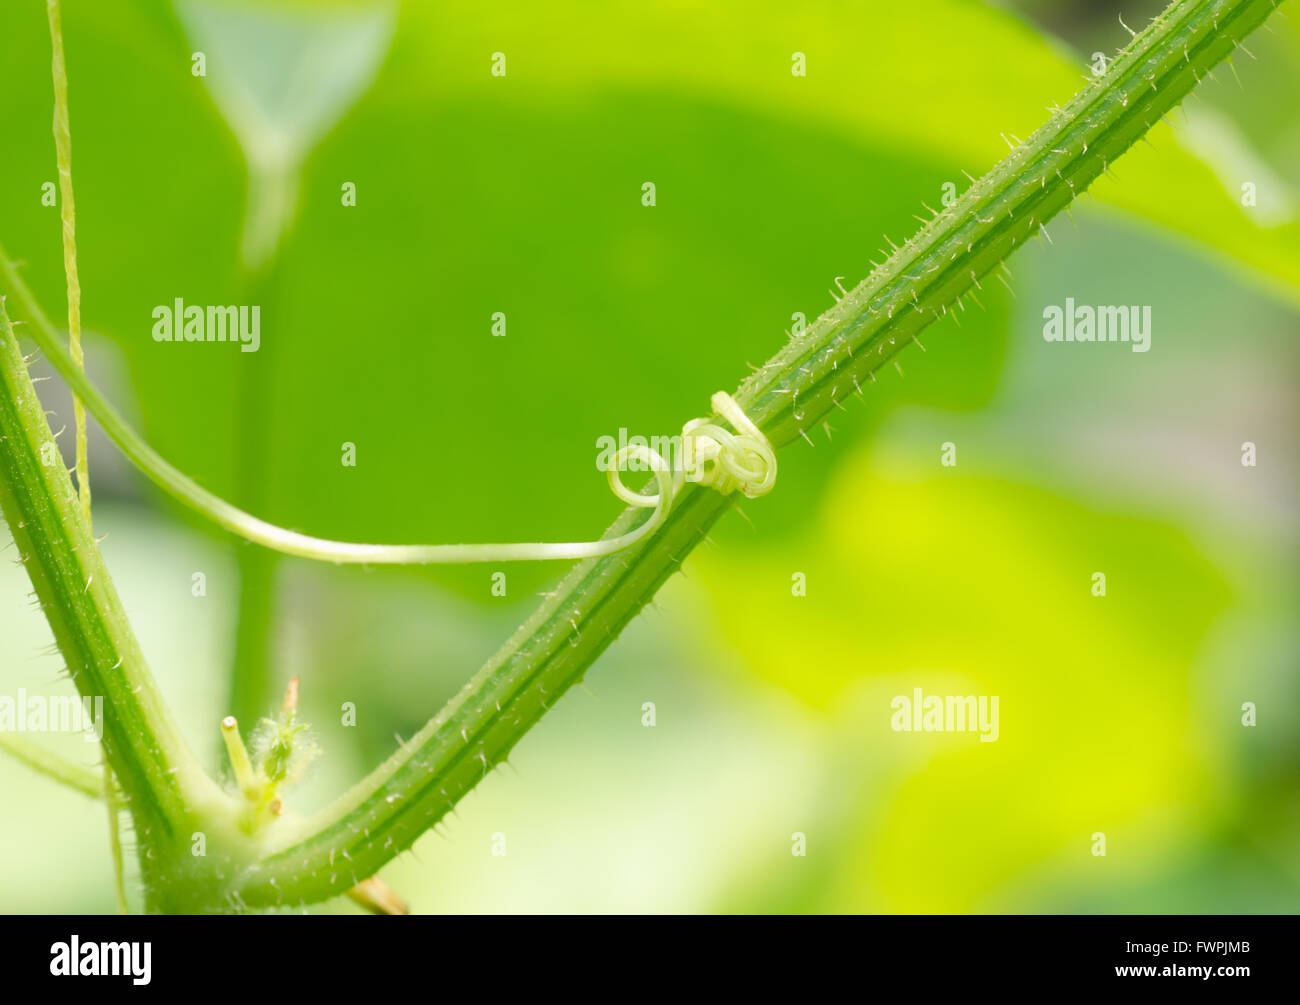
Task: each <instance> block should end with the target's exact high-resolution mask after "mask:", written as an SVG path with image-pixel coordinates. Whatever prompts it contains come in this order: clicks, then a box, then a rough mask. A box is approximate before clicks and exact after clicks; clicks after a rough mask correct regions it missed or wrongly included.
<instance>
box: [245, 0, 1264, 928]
mask: <svg viewBox="0 0 1300 1005" xmlns="http://www.w3.org/2000/svg"><path fill="white" fill-rule="evenodd" d="M1274 6H1275V3H1274V2H1272V0H1217V2H1216V0H1182V2H1175V3H1174V4H1172V5H1171V6H1170V7H1169V8H1168V9H1167V10H1166V11H1165V12H1164V13H1163V14H1162V15H1161V16H1160V17H1158V18H1157V19H1156V20H1155V21H1154V22H1153V23H1152V24H1151V25H1150V26H1149V27H1148V28H1147V29H1146V30H1145V31H1143V32H1142V33H1141V34H1139V35H1137V36H1136V37H1135V38H1134V40H1133V42H1132V43H1131V44H1130V45H1129V46H1128V47H1127V48H1126V49H1125V50H1124V52H1123V53H1122V54H1121V55H1120V56H1119V57H1118V58H1117V59H1116V60H1115V61H1114V62H1113V63H1112V65H1111V67H1110V68H1109V69H1108V71H1107V72H1106V74H1105V75H1104V76H1103V77H1101V78H1099V79H1097V80H1095V81H1092V82H1090V83H1089V86H1087V87H1086V88H1085V89H1084V90H1083V91H1081V92H1080V93H1079V94H1077V95H1076V96H1075V97H1074V98H1073V99H1072V100H1071V101H1070V102H1069V104H1068V105H1067V106H1066V107H1065V108H1063V109H1060V110H1058V111H1057V112H1056V113H1055V114H1054V115H1053V116H1052V118H1051V119H1050V121H1048V122H1047V124H1046V125H1044V126H1043V127H1042V128H1041V129H1039V130H1038V131H1037V132H1036V133H1034V135H1033V136H1032V137H1030V139H1029V140H1028V141H1027V142H1024V143H1022V144H1021V145H1020V146H1019V147H1017V148H1016V149H1015V150H1013V152H1012V153H1011V155H1010V156H1009V157H1007V158H1006V159H1005V160H1004V161H1002V162H1001V163H1000V164H999V165H997V167H995V168H994V169H993V170H992V171H991V172H989V174H987V175H986V176H984V177H983V178H982V179H980V180H979V181H978V182H976V183H975V184H973V185H972V186H971V188H969V189H968V190H967V191H966V192H965V193H964V194H963V195H962V196H961V198H959V199H958V200H957V202H956V204H955V205H953V206H952V207H950V208H948V209H946V210H944V211H943V212H942V213H937V214H935V216H934V219H932V220H931V221H930V223H929V224H927V225H926V226H925V227H924V228H923V229H922V230H921V231H920V233H918V234H917V235H916V236H915V237H914V238H912V240H910V241H908V242H907V244H905V245H904V246H903V247H901V248H898V249H895V250H894V251H893V253H892V254H891V255H890V256H889V257H888V258H887V259H886V260H885V261H884V262H883V263H882V264H880V265H879V266H878V267H877V268H876V269H875V271H874V272H873V273H872V274H871V275H870V276H869V277H868V278H867V279H866V280H864V281H863V282H861V283H859V284H858V285H857V286H856V287H855V288H854V289H853V290H852V291H850V292H849V293H848V294H847V295H846V296H845V297H844V298H843V299H842V300H840V301H839V302H838V303H837V304H836V305H835V307H834V308H832V309H831V310H829V311H828V312H826V314H824V315H823V316H822V317H821V318H819V319H818V320H817V322H816V323H814V324H813V325H811V326H810V327H809V329H808V331H807V332H806V333H805V334H804V335H802V336H800V337H798V338H796V339H793V340H792V341H791V342H790V343H789V344H788V345H786V347H785V348H784V349H783V350H782V351H781V352H779V353H778V354H777V355H776V356H774V357H773V358H772V359H771V360H770V361H769V362H768V363H767V364H766V365H764V366H763V367H762V368H761V369H759V370H758V371H757V372H756V373H754V374H753V375H752V376H751V377H750V378H749V379H748V380H746V381H745V383H744V384H743V385H742V386H741V388H740V390H739V391H738V392H737V394H736V396H735V397H736V400H737V401H738V402H739V404H740V405H741V407H742V408H743V409H744V410H745V412H746V413H747V414H748V415H749V417H750V418H751V419H753V420H754V421H755V422H756V423H757V425H758V426H759V428H760V429H761V430H762V431H763V432H764V433H765V434H766V435H767V436H768V438H769V439H770V440H771V441H772V442H773V443H775V444H777V445H782V444H786V443H789V442H790V441H792V440H794V439H795V438H797V437H799V436H800V435H806V434H807V431H808V430H810V429H813V428H815V427H816V426H817V425H818V424H819V423H821V422H822V421H823V420H824V419H825V417H826V415H827V414H828V413H829V412H830V410H831V409H832V408H835V407H837V406H839V405H840V403H841V402H842V400H843V399H844V398H845V397H847V396H848V395H849V394H854V393H858V392H859V391H860V390H861V385H862V383H863V382H865V381H870V380H871V379H873V374H874V372H875V371H876V370H877V369H879V368H880V367H881V366H883V365H885V364H887V363H889V362H890V361H892V360H893V359H895V358H896V357H897V356H898V354H899V353H900V352H901V351H902V350H903V349H904V348H905V347H906V346H908V345H910V344H911V343H912V342H914V341H915V340H916V336H917V335H918V334H919V333H920V332H921V331H922V330H923V329H924V328H925V327H926V326H927V325H929V324H932V323H933V322H934V321H935V320H937V319H939V318H940V317H943V316H944V315H945V314H946V313H947V311H948V310H949V308H950V307H952V306H953V305H955V304H956V303H957V302H958V301H959V298H961V297H962V296H963V295H966V294H967V293H970V292H972V289H973V288H976V289H977V288H978V287H979V286H980V278H981V277H983V276H987V275H988V274H989V273H990V272H991V271H992V270H993V269H994V268H996V267H998V266H999V265H1000V264H1001V263H1002V262H1003V260H1004V259H1005V258H1006V257H1007V256H1008V255H1009V254H1011V252H1012V251H1014V250H1015V249H1016V248H1017V247H1018V246H1019V245H1021V244H1022V243H1024V241H1025V240H1027V239H1028V238H1029V237H1030V236H1032V235H1034V234H1036V233H1038V232H1039V231H1040V230H1041V228H1042V226H1043V225H1044V224H1045V223H1047V222H1048V221H1049V220H1050V219H1052V217H1053V216H1055V215H1056V213H1058V212H1059V211H1060V210H1061V209H1063V208H1064V207H1065V206H1066V205H1068V204H1069V203H1070V201H1071V200H1072V199H1074V198H1075V197H1076V196H1078V195H1079V194H1081V193H1082V192H1083V191H1084V190H1085V189H1086V188H1087V187H1088V185H1089V184H1090V183H1091V182H1092V181H1093V180H1094V179H1095V178H1096V177H1097V176H1098V175H1100V174H1102V173H1103V172H1104V171H1106V170H1107V169H1108V167H1109V165H1110V163H1111V162H1113V161H1114V160H1116V159H1117V158H1118V157H1119V156H1120V155H1121V154H1122V153H1123V152H1124V151H1125V150H1127V149H1128V148H1129V147H1130V146H1131V145H1132V144H1133V143H1134V142H1135V141H1136V140H1138V139H1139V138H1141V137H1142V136H1143V135H1144V134H1145V133H1146V132H1147V130H1148V129H1149V128H1150V127H1151V125H1152V124H1153V123H1154V122H1156V121H1158V120H1159V118H1160V117H1161V116H1162V115H1163V114H1164V113H1165V112H1166V111H1168V110H1169V109H1171V108H1173V107H1175V106H1176V105H1177V104H1178V103H1179V102H1180V101H1181V100H1182V99H1183V98H1184V97H1185V96H1186V95H1187V94H1188V93H1189V92H1190V91H1191V90H1192V88H1193V87H1194V86H1195V85H1196V83H1198V81H1199V80H1200V78H1201V77H1202V76H1204V75H1205V74H1206V73H1208V72H1209V71H1210V69H1211V68H1213V67H1214V66H1215V65H1217V64H1218V63H1219V62H1221V61H1222V60H1223V59H1225V58H1227V57H1229V56H1230V55H1231V54H1232V52H1233V51H1234V50H1235V49H1236V48H1237V46H1238V44H1239V43H1240V41H1241V40H1242V39H1243V38H1244V37H1245V36H1246V35H1247V34H1248V33H1249V32H1250V31H1252V30H1254V29H1255V28H1256V27H1258V26H1259V24H1261V23H1262V22H1263V20H1264V19H1265V18H1266V17H1267V15H1268V14H1269V12H1270V11H1272V9H1273V8H1274ZM728 506H729V500H728V498H727V497H724V496H721V495H719V494H717V493H716V492H711V491H707V490H699V489H691V488H688V489H687V490H686V492H685V493H684V494H683V495H682V497H681V498H680V499H679V501H678V503H677V504H676V505H675V506H674V508H673V510H672V512H671V513H669V515H668V517H667V519H666V520H665V521H664V522H663V524H662V525H661V526H660V527H659V528H658V529H657V530H656V531H655V532H654V533H653V534H652V535H651V536H650V537H648V538H647V539H645V540H643V541H641V542H639V543H638V544H636V545H634V546H633V547H632V548H630V549H628V550H627V551H624V552H622V553H620V554H617V555H612V556H608V557H605V558H599V559H594V560H588V561H586V562H583V563H581V564H579V565H578V566H577V567H576V568H575V569H574V570H573V571H572V572H571V573H570V574H569V576H568V577H567V578H566V579H565V580H564V581H563V583H562V584H561V585H560V587H559V588H558V589H557V590H556V591H555V592H554V594H553V595H552V596H551V597H550V598H549V599H548V600H547V601H546V602H545V603H544V604H543V605H542V607H541V609H540V610H538V611H537V613H536V614H534V615H533V617H532V618H531V619H530V620H529V621H528V622H527V623H526V624H525V625H524V626H523V627H521V628H520V629H519V631H518V632H516V633H515V635H514V636H513V637H512V638H511V639H510V640H509V641H508V642H507V643H506V645H505V646H504V647H503V648H502V649H501V650H500V652H498V653H497V655H496V656H494V657H493V658H492V660H491V661H490V662H489V663H488V664H487V665H486V666H485V667H483V669H481V670H480V671H479V672H478V673H477V674H475V675H474V677H473V678H472V679H471V680H470V681H469V683H468V684H466V686H465V687H464V688H463V689H462V690H461V692H460V693H459V694H457V695H456V696H455V697H454V698H453V699H452V700H451V701H450V702H449V703H448V705H447V706H446V707H445V708H444V709H443V710H442V711H441V712H440V713H439V714H438V715H437V716H436V717H435V718H434V719H433V720H432V721H431V722H430V723H429V724H428V725H427V726H425V727H424V729H422V730H421V731H420V732H419V733H418V734H417V735H416V736H414V737H412V738H411V739H410V740H409V741H408V742H407V743H406V744H405V745H404V747H403V749H402V750H401V751H399V752H398V753H396V754H394V755H393V756H392V757H391V758H389V759H388V760H387V761H386V762H385V763H384V764H383V765H381V766H380V767H379V768H377V769H376V770H375V771H374V772H372V773H371V774H370V775H369V776H368V777H367V778H366V779H364V780H363V781H362V782H360V783H359V784H358V785H357V786H355V787H354V788H353V789H352V790H351V791H350V792H348V793H346V794H345V795H344V796H343V797H342V798H341V799H340V800H339V801H338V802H337V803H335V804H334V805H333V806H330V807H328V808H327V809H325V810H324V811H323V812H321V813H320V814H318V815H317V816H316V817H315V818H313V819H310V820H308V821H305V822H304V824H303V825H302V828H301V829H302V831H304V832H305V833H304V835H303V836H302V837H300V838H299V839H298V840H295V841H293V842H292V843H291V844H289V845H288V846H287V847H284V848H283V849H281V850H279V851H278V852H275V853H274V854H271V855H269V856H268V857H266V858H265V859H263V860H262V861H260V862H258V863H256V864H254V865H252V866H250V868H249V869H248V871H247V873H246V875H245V876H244V877H242V879H241V881H240V883H239V896H240V897H241V899H242V900H243V902H244V903H246V904H249V905H264V904H281V903H297V902H300V901H306V900H315V899H320V898H322V897H326V896H329V895H331V894H333V893H337V892H341V891H342V890H343V889H345V888H347V887H349V886H351V885H353V884H355V883H356V882H357V881H358V880H359V879H361V878H364V877H365V876H367V875H370V874H371V873H373V872H374V871H375V870H376V869H378V868H379V867H380V866H382V865H383V864H384V863H385V862H387V861H388V860H390V859H391V858H393V857H394V856H395V855H396V854H398V853H399V852H400V851H402V850H403V849H405V848H407V847H409V846H410V845H411V844H412V842H414V840H415V839H416V838H417V837H419V836H420V835H421V834H422V833H424V831H426V830H427V829H429V828H430V827H431V826H433V825H434V824H435V823H436V822H437V821H438V820H439V819H441V817H442V816H443V815H444V814H445V813H446V812H447V811H448V810H450V809H451V808H452V807H453V806H454V805H455V804H456V802H457V800H458V799H460V797H461V796H463V795H464V794H465V793H466V792H467V791H469V790H470V789H471V788H473V786H474V785H476V784H477V783H478V782H479V781H480V780H481V779H482V778H483V777H484V776H485V775H486V774H487V773H488V771H489V770H491V768H492V767H493V766H495V765H497V764H499V763H500V762H501V761H502V760H503V759H504V758H505V757H506V755H507V754H508V753H509V751H510V750H511V748H512V747H513V746H514V745H515V744H516V743H517V742H518V741H519V739H520V738H521V737H522V736H523V735H524V734H525V733H526V732H527V731H528V729H529V728H530V727H531V726H532V725H533V723H534V722H536V721H537V720H538V719H539V718H540V717H541V715H542V714H543V713H545V711H546V710H547V709H549V708H550V707H551V705H553V704H554V703H555V701H557V700H558V699H559V697H560V696H561V695H562V694H563V693H564V692H565V691H566V690H567V689H568V688H569V687H571V686H572V685H573V684H574V683H575V682H577V681H579V680H581V679H582V676H583V674H584V673H585V672H586V670H587V668H588V667H589V666H590V665H591V663H592V662H593V661H594V660H595V659H596V657H597V656H599V655H600V653H601V652H602V651H603V650H604V649H605V647H606V646H607V645H609V644H610V642H611V641H613V639H614V638H615V637H616V636H617V635H618V633H619V632H620V631H621V630H622V628H623V627H624V626H625V625H626V624H627V623H628V621H629V620H630V619H631V618H632V617H633V616H634V615H635V614H636V613H637V612H638V611H639V610H640V609H641V607H642V605H643V604H645V603H646V601H647V600H649V599H650V597H652V596H653V595H654V593H655V591H656V590H657V589H658V588H659V586H660V584H662V583H663V581H664V580H665V579H666V578H667V577H668V576H669V575H670V574H671V573H672V572H673V571H674V570H675V569H676V568H677V567H678V566H679V565H680V564H681V562H682V560H683V559H684V558H685V556H686V555H687V554H688V553H689V552H690V550H691V549H692V548H693V547H694V546H695V545H696V544H698V543H699V541H700V540H701V539H702V537H703V536H704V535H705V534H706V533H707V531H708V529H709V527H710V526H711V525H712V524H713V523H714V522H715V521H716V520H717V519H718V518H719V517H720V516H721V515H722V513H723V512H724V511H725V510H726V509H727V507H728ZM632 519H633V516H632V514H631V513H626V514H624V515H623V517H621V518H620V520H619V521H618V522H617V523H616V524H615V525H614V526H613V527H612V528H611V529H610V531H609V534H608V535H607V536H613V535H617V534H619V533H622V532H623V531H624V530H625V529H626V528H627V526H628V525H629V521H631V520H632Z"/></svg>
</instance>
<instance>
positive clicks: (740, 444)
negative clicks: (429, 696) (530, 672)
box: [0, 249, 776, 565]
mask: <svg viewBox="0 0 1300 1005" xmlns="http://www.w3.org/2000/svg"><path fill="white" fill-rule="evenodd" d="M0 276H2V277H3V280H4V284H5V286H6V288H7V289H8V290H9V292H10V293H11V295H12V296H13V297H14V299H15V300H17V301H18V304H19V307H20V309H21V310H22V312H23V313H24V314H25V315H26V316H27V317H28V318H29V319H30V321H31V322H32V324H31V327H30V328H29V329H28V333H29V334H30V335H31V337H32V339H33V341H35V342H36V344H37V346H39V347H40V349H41V351H42V352H44V353H45V355H46V357H47V358H48V359H49V361H50V363H51V364H52V365H53V366H54V368H55V370H57V371H58V372H59V375H60V376H62V377H63V379H64V380H65V381H66V382H67V384H68V386H69V387H70V388H71V389H72V392H73V393H74V394H76V395H77V396H78V397H80V398H81V400H82V401H84V402H85V403H86V408H87V409H88V410H89V411H90V414H91V415H93V416H94V417H95V418H96V420H98V422H99V424H100V426H102V427H103V429H104V432H106V433H107V434H108V436H109V438H110V439H111V440H112V441H113V442H114V443H116V444H117V446H118V447H119V448H120V449H121V451H122V453H123V454H125V455H126V456H127V458H128V459H129V460H130V461H131V462H132V463H133V464H134V465H135V466H136V467H138V468H139V469H140V470H141V471H142V472H143V473H144V474H145V475H146V476H147V477H148V478H149V479H150V480H151V481H153V482H154V483H155V484H156V485H158V487H159V488H161V489H162V490H163V491H164V492H166V493H167V494H168V495H170V496H172V497H173V498H175V499H176V500H178V501H179V502H181V503H183V504H185V505H186V506H188V507H190V508H191V509H193V510H195V511H197V512H199V513H201V514H203V515H204V516H206V517H207V518H208V519H210V520H212V521H213V522H214V523H216V524H218V525H219V526H221V527H224V528H225V529H226V530H228V531H230V532H231V533H233V534H237V535H239V536H240V537H243V538H247V539H248V540H249V541H253V542H255V543H257V544H260V545H262V546H264V547H266V548H270V549H272V550H274V551H280V552H284V553H285V554H287V555H297V556H299V557H301V558H310V559H317V560H320V561H327V562H336V563H340V564H345V563H346V564H368V565H456V564H461V565H463V564H470V563H476V562H542V561H548V560H551V559H566V560H570V561H573V560H579V559H584V558H599V557H601V556H603V555H612V554H614V553H615V552H618V551H622V550H623V549H624V548H630V547H631V546H632V545H634V544H636V543H637V542H638V541H640V540H641V539H642V538H644V537H645V536H646V535H647V534H650V533H651V532H653V531H654V530H655V529H656V528H657V527H659V526H660V525H661V524H662V523H663V522H664V520H665V519H666V518H667V516H668V512H669V510H670V509H671V508H672V504H673V499H674V498H675V497H676V495H677V493H678V492H679V491H680V490H681V489H682V487H683V485H684V484H685V483H686V482H691V483H693V484H698V485H703V486H708V487H711V488H714V489H716V490H717V491H718V492H722V493H724V494H726V493H729V492H733V491H740V492H742V493H744V494H745V495H748V496H750V497H756V496H760V495H763V494H765V493H766V492H769V491H770V490H771V488H772V486H773V484H774V483H775V481H776V454H775V452H774V451H773V449H772V446H771V444H770V443H769V442H768V440H767V437H765V436H764V435H763V433H762V432H761V431H760V430H759V429H758V427H757V426H755V425H754V424H753V423H752V422H751V421H750V420H749V418H748V417H747V416H746V415H745V413H744V412H743V411H742V410H741V408H740V406H739V405H737V404H736V403H735V401H734V400H733V399H732V398H731V396H730V395H728V394H726V393H724V392H722V391H719V392H718V393H717V394H715V395H714V396H713V407H714V409H715V410H716V411H717V413H718V414H719V415H721V416H722V417H723V418H725V419H726V420H727V421H728V422H730V423H731V425H732V426H733V427H734V429H735V432H734V433H733V432H731V431H729V430H727V429H725V428H723V427H722V426H719V425H717V424H716V423H714V422H712V421H710V420H709V419H692V420H691V421H690V422H688V423H686V425H685V427H683V429H682V451H681V454H682V458H681V464H680V465H679V466H674V465H671V464H670V463H669V462H668V461H667V460H665V459H664V457H663V456H662V455H661V454H659V453H658V452H657V451H654V450H651V449H650V448H649V447H645V446H642V445H640V444H631V445H629V446H627V447H624V448H623V449H622V450H619V451H618V452H617V453H616V454H615V455H614V458H613V462H612V463H611V464H610V466H609V470H608V472H607V474H608V477H609V485H610V489H611V491H613V493H614V494H615V495H616V496H618V498H619V499H621V500H622V501H623V502H625V503H627V504H628V505H629V506H635V507H639V508H642V509H649V510H651V511H652V512H651V513H650V516H649V517H648V518H647V519H646V521H645V522H644V523H642V524H640V525H639V526H638V527H636V528H635V529H633V530H631V531H629V532H627V533H625V534H620V535H618V536H616V537H610V538H604V539H602V540H599V541H569V542H522V543H501V544H495V543H493V544H362V543H357V542H350V541H333V540H329V539H327V538H320V537H312V536H311V535H308V534H302V533H299V532H298V531H294V530H289V529H287V528H285V527H279V526H277V525H276V524H273V523H269V522H267V521H266V520H262V519H260V518H258V517H255V516H253V515H252V514H251V513H246V512H245V511H244V510H241V509H239V508H238V507H237V506H234V505H232V504H231V503H228V502H226V501H225V500H224V499H222V498H220V497H219V496H217V495H214V494H213V493H211V492H209V491H208V490H207V489H205V488H203V487H202V486H201V485H199V484H198V483H196V482H195V481H194V480H193V479H191V478H189V477H188V476H187V475H184V474H182V473H181V472H180V471H178V470H177V469H176V468H174V467H173V466H172V465H170V464H169V463H167V461H165V460H163V458H162V457H161V456H160V455H159V454H158V453H157V451H155V450H154V449H153V448H152V447H150V446H149V444H147V443H146V442H145V441H144V440H143V439H142V438H141V437H140V436H139V434H137V433H136V432H135V430H133V429H132V428H131V426H130V425H129V424H128V423H127V421H126V420H125V419H123V418H122V416H121V415H120V414H119V413H118V411H117V410H116V409H115V408H114V407H113V405H112V404H111V403H110V402H109V401H108V399H107V398H105V397H104V395H103V394H102V393H101V392H100V391H99V389H98V388H97V387H95V385H94V384H92V383H91V382H90V380H89V378H87V377H86V375H85V374H84V373H83V372H82V371H81V369H80V368H79V367H78V366H77V365H76V363H75V362H74V361H73V359H72V358H71V357H70V356H69V354H68V351H67V350H66V349H64V348H63V346H62V344H61V342H60V340H59V338H58V333H57V332H56V330H55V328H54V326H53V325H52V324H51V323H50V320H49V318H47V317H46V316H45V314H44V312H42V311H41V309H40V307H39V306H38V305H37V304H36V301H35V299H34V298H33V296H32V294H31V291H30V290H29V289H28V288H27V286H26V284H25V283H24V282H23V281H22V279H21V278H20V277H19V276H18V274H17V271H16V270H15V268H14V266H13V263H12V262H11V261H10V260H9V258H8V256H6V255H5V254H4V252H3V249H0ZM629 461H637V462H639V463H641V464H643V465H645V466H646V467H647V468H649V469H650V471H651V472H652V473H653V475H654V479H655V488H656V491H654V492H638V491H635V490H632V489H629V488H628V487H627V486H626V485H624V484H623V480H622V477H621V472H622V469H623V468H624V467H625V466H626V465H627V464H628V462H629Z"/></svg>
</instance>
